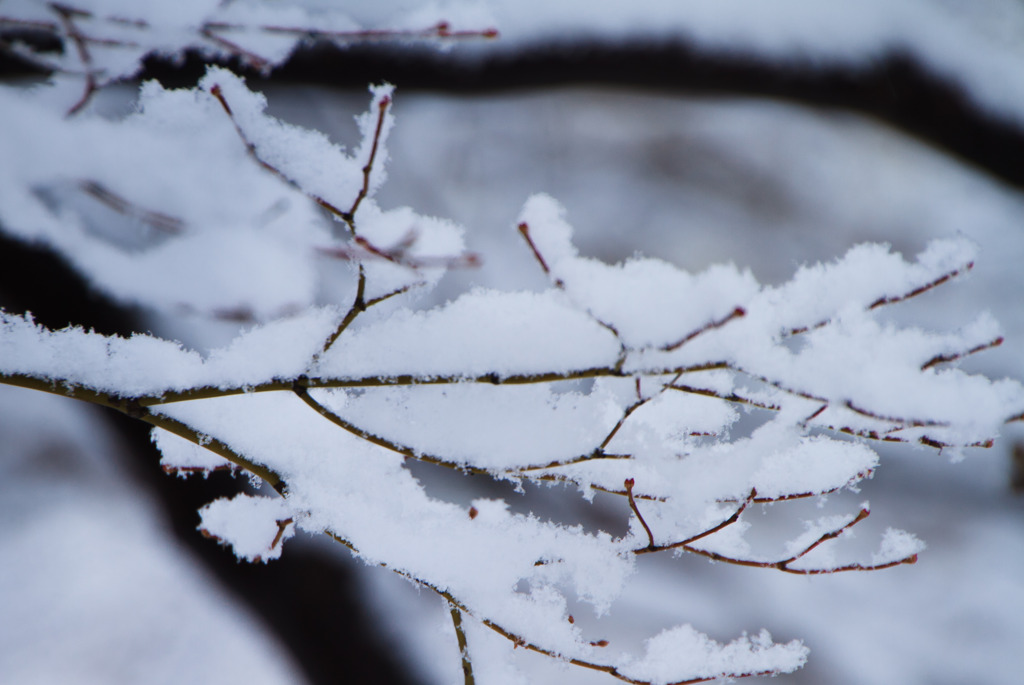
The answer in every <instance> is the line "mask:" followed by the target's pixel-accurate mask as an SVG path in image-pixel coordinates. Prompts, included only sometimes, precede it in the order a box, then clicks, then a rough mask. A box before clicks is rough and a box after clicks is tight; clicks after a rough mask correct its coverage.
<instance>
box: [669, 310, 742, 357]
mask: <svg viewBox="0 0 1024 685" xmlns="http://www.w3.org/2000/svg"><path fill="white" fill-rule="evenodd" d="M746 315H747V312H746V310H745V309H743V307H736V308H735V309H733V310H732V311H731V312H729V313H728V314H726V315H725V316H723V317H722V318H721V319H717V320H715V321H710V322H708V323H706V324H704V325H703V326H701V327H700V328H698V329H697V330H695V331H693V332H692V333H689V334H688V335H685V336H683V337H682V338H681V339H680V340H677V341H676V342H674V343H672V344H670V345H665V346H663V347H661V348H660V349H661V350H662V351H663V352H672V351H673V350H678V349H679V348H680V347H682V346H683V345H685V344H686V343H688V342H690V341H691V340H693V339H694V338H696V337H697V336H699V335H701V334H702V333H707V332H708V331H713V330H715V329H716V328H721V327H722V326H724V325H726V324H727V323H729V322H730V321H734V320H736V319H741V318H743V317H744V316H746Z"/></svg>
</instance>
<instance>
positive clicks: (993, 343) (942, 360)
mask: <svg viewBox="0 0 1024 685" xmlns="http://www.w3.org/2000/svg"><path fill="white" fill-rule="evenodd" d="M1002 344H1003V336H999V337H998V338H996V339H994V340H990V341H989V342H986V343H982V344H980V345H977V346H975V347H972V348H971V349H969V350H966V351H965V352H953V353H950V354H937V355H935V356H934V357H932V358H931V359H929V360H928V361H926V362H925V363H924V364H922V365H921V370H922V371H924V370H926V369H930V368H932V367H933V366H938V365H939V364H947V363H949V362H955V361H957V360H958V359H963V358H964V357H967V356H970V355H972V354H976V353H978V352H982V351H984V350H990V349H992V348H993V347H999V346H1000V345H1002Z"/></svg>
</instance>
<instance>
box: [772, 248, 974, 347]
mask: <svg viewBox="0 0 1024 685" xmlns="http://www.w3.org/2000/svg"><path fill="white" fill-rule="evenodd" d="M973 268H974V262H967V264H965V265H964V266H962V267H960V268H959V269H954V270H952V271H948V272H946V273H944V274H943V275H941V276H939V277H938V278H936V279H935V280H933V281H929V282H928V283H925V284H923V285H919V286H917V287H915V288H912V289H911V290H908V291H907V292H905V293H903V294H902V295H894V296H892V297H880V298H878V299H877V300H875V301H874V302H872V303H871V304H869V305H868V306H867V307H866V309H867V310H868V311H871V310H872V309H877V308H879V307H884V306H885V305H890V304H896V303H897V302H903V301H904V300H909V299H911V298H913V297H917V296H918V295H921V294H923V293H926V292H928V291H929V290H932V289H933V288H937V287H939V286H940V285H942V284H943V283H946V282H947V281H950V280H952V279H954V278H956V277H957V276H960V275H962V274H965V273H967V272H968V271H970V270H971V269H973ZM830 323H832V319H825V320H824V321H819V322H817V323H815V324H811V325H808V326H801V327H799V328H791V329H790V330H788V331H786V332H785V335H787V336H791V335H799V334H801V333H806V332H807V331H812V330H815V329H818V328H822V327H824V326H827V325H829V324H830Z"/></svg>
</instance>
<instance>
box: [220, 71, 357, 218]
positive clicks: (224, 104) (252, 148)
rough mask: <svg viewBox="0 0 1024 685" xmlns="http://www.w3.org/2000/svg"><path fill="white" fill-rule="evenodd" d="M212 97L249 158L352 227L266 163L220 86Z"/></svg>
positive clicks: (336, 210)
mask: <svg viewBox="0 0 1024 685" xmlns="http://www.w3.org/2000/svg"><path fill="white" fill-rule="evenodd" d="M210 95H212V96H213V97H214V98H216V99H217V102H219V103H220V106H221V108H222V109H223V110H224V112H225V114H227V115H228V118H229V119H230V120H231V124H232V126H234V127H235V132H236V133H238V137H239V138H240V139H241V140H242V143H243V144H245V149H246V150H247V151H248V152H249V156H251V157H252V158H253V159H254V160H255V161H256V163H257V164H259V165H260V166H261V167H263V168H264V169H266V170H267V171H269V172H270V173H272V174H274V175H275V176H277V177H278V178H279V179H281V180H282V181H284V182H285V183H287V184H288V185H289V186H291V187H292V188H295V189H296V190H298V191H299V192H301V193H303V194H304V195H306V196H307V197H309V198H310V199H312V200H313V201H314V202H316V203H317V204H318V205H320V206H321V207H323V208H324V209H326V210H327V211H328V212H330V213H331V214H333V215H335V216H337V217H338V218H340V219H342V220H344V221H345V223H348V224H349V225H351V216H349V215H348V214H347V213H346V212H345V211H343V210H341V209H339V208H338V207H336V206H334V205H333V204H331V203H330V202H328V201H327V200H325V199H324V198H322V197H320V196H319V195H314V194H312V193H309V192H307V191H306V190H304V189H303V188H302V187H301V186H299V184H298V183H296V182H295V181H293V180H292V179H290V178H288V177H287V176H286V175H285V174H284V172H283V171H281V170H280V169H278V168H277V167H276V166H274V165H273V164H270V163H269V162H267V161H265V160H264V159H263V158H262V157H260V155H259V152H258V151H257V150H256V145H255V144H254V143H253V142H252V141H251V140H249V136H247V135H246V134H245V131H243V130H242V127H241V125H239V123H238V120H237V119H235V114H234V112H233V111H232V109H231V105H230V104H228V101H227V98H225V97H224V91H223V90H221V87H220V85H219V84H214V86H213V87H212V88H210Z"/></svg>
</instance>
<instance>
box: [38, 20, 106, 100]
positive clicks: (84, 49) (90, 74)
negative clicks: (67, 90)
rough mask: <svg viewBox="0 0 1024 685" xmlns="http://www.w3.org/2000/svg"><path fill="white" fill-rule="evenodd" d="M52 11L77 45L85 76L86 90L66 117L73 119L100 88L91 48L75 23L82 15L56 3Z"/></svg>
mask: <svg viewBox="0 0 1024 685" xmlns="http://www.w3.org/2000/svg"><path fill="white" fill-rule="evenodd" d="M50 9H52V10H53V11H54V12H55V13H56V14H57V16H58V17H59V18H60V23H61V26H62V27H63V29H64V33H65V34H66V35H67V37H68V38H69V39H70V40H71V42H72V43H74V44H75V51H76V52H77V53H78V61H79V62H80V63H81V65H82V70H83V72H84V74H85V88H84V90H83V91H82V96H81V97H80V98H79V99H78V102H76V103H75V104H73V105H72V106H71V109H69V110H68V111H67V114H66V116H69V117H72V116H74V115H76V114H78V113H79V112H80V111H82V109H83V108H85V106H86V105H87V104H89V100H91V99H92V96H93V94H94V93H95V92H96V90H97V88H98V87H99V86H98V84H97V82H96V74H95V72H94V71H93V67H92V54H91V53H90V52H89V48H88V46H87V45H86V40H85V37H84V36H83V35H82V33H81V32H80V31H79V30H78V26H76V25H75V22H74V18H75V17H76V16H78V15H80V12H78V10H75V9H74V8H72V7H68V6H66V5H62V4H59V3H55V2H54V3H50Z"/></svg>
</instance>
